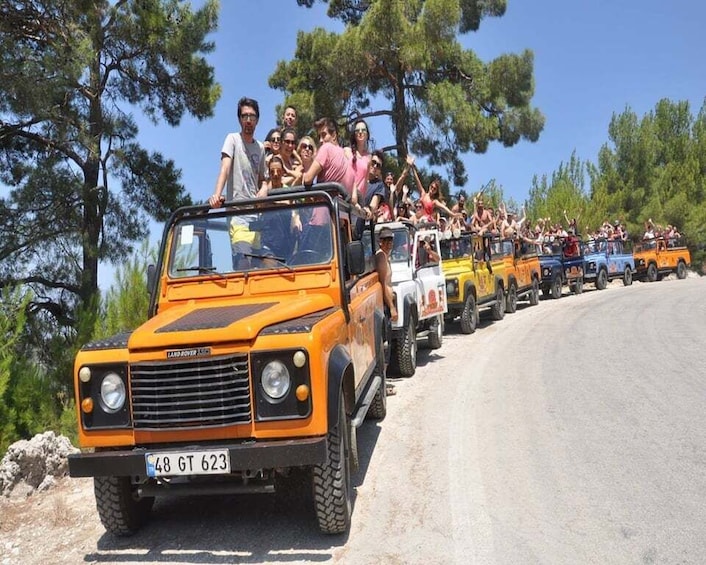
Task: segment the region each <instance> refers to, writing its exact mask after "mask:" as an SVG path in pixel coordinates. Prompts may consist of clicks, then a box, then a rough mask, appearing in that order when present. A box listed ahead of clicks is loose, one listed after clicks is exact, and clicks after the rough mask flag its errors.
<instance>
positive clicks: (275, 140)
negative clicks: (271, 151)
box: [270, 137, 282, 143]
mask: <svg viewBox="0 0 706 565" xmlns="http://www.w3.org/2000/svg"><path fill="white" fill-rule="evenodd" d="M270 141H271V142H272V143H279V142H280V141H282V138H281V137H272V138H270Z"/></svg>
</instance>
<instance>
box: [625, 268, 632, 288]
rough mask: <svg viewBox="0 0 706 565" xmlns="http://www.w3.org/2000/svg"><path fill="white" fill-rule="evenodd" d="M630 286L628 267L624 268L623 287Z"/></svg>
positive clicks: (630, 274) (630, 279) (630, 275)
mask: <svg viewBox="0 0 706 565" xmlns="http://www.w3.org/2000/svg"><path fill="white" fill-rule="evenodd" d="M631 284H632V269H631V268H630V267H625V271H624V272H623V286H630V285H631Z"/></svg>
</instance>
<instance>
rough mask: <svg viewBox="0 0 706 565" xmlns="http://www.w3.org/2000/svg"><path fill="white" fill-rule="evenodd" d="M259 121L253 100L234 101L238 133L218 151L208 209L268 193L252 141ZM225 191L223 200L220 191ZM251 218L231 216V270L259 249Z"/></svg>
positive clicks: (258, 146)
mask: <svg viewBox="0 0 706 565" xmlns="http://www.w3.org/2000/svg"><path fill="white" fill-rule="evenodd" d="M259 118H260V107H259V106H258V103H257V101H256V100H253V99H251V98H245V97H243V98H241V99H240V100H239V101H238V121H239V122H240V128H241V131H240V133H229V134H228V135H227V136H226V139H225V141H224V142H223V147H222V148H221V168H220V171H219V173H218V179H216V188H215V190H214V192H213V194H212V195H211V196H210V198H209V199H208V203H209V204H210V205H211V207H212V208H218V207H220V206H222V205H223V202H224V201H226V200H227V201H230V200H245V199H248V198H255V197H259V196H267V192H268V190H269V187H268V182H267V169H266V168H265V166H266V165H265V146H264V144H263V143H262V142H260V141H257V140H256V139H255V128H256V127H257V121H258V119H259ZM224 188H225V191H226V193H225V196H224V195H223V189H224ZM254 219H255V218H254V217H253V216H234V217H233V218H232V219H231V225H230V241H231V253H232V254H233V266H234V268H246V267H247V266H248V263H249V260H248V258H247V256H248V254H249V253H252V251H253V248H258V247H259V246H260V242H259V234H258V233H257V232H254V231H250V222H251V221H252V220H254Z"/></svg>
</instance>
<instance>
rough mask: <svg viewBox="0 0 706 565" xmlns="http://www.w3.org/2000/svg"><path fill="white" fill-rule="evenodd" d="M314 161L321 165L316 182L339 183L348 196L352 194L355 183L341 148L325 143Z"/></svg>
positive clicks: (351, 170) (351, 169) (349, 163)
mask: <svg viewBox="0 0 706 565" xmlns="http://www.w3.org/2000/svg"><path fill="white" fill-rule="evenodd" d="M314 159H315V160H316V161H317V162H318V163H319V165H321V172H320V173H319V176H318V177H317V178H316V182H340V183H341V184H342V185H343V188H345V189H346V192H348V194H349V195H350V194H353V183H354V182H355V178H354V174H353V168H352V167H351V162H350V161H349V160H348V159H347V158H346V154H345V152H344V151H343V147H339V146H338V145H334V144H333V143H330V142H328V141H327V142H326V143H324V144H323V145H322V146H321V147H319V150H318V151H317V152H316V157H314Z"/></svg>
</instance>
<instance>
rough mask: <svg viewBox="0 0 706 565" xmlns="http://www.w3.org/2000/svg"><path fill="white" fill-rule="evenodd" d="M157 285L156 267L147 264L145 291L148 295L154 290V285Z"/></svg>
mask: <svg viewBox="0 0 706 565" xmlns="http://www.w3.org/2000/svg"><path fill="white" fill-rule="evenodd" d="M156 285H157V267H155V266H154V265H147V292H149V293H150V295H151V294H152V293H153V292H154V289H155V286H156Z"/></svg>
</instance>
